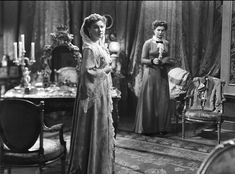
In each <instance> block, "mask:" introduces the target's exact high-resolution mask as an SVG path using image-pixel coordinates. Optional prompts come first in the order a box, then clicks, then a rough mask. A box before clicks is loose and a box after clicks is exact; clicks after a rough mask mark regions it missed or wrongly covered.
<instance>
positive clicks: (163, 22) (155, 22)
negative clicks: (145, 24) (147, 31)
mask: <svg viewBox="0 0 235 174" xmlns="http://www.w3.org/2000/svg"><path fill="white" fill-rule="evenodd" d="M158 26H162V27H164V28H165V30H167V27H168V26H167V22H166V21H159V20H155V21H153V23H152V29H153V30H155V29H156V28H157V27H158Z"/></svg>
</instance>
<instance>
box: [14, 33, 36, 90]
mask: <svg viewBox="0 0 235 174" xmlns="http://www.w3.org/2000/svg"><path fill="white" fill-rule="evenodd" d="M13 45H14V55H15V58H14V63H15V64H16V65H18V66H20V67H21V71H22V80H21V86H23V87H24V88H25V93H28V92H29V91H30V88H31V83H30V80H31V77H30V71H29V69H28V67H27V66H30V65H32V64H33V63H35V43H34V42H31V59H29V58H28V57H25V53H26V51H25V35H24V34H21V41H19V43H18V46H19V47H17V42H14V44H13ZM18 52H19V54H17V53H18Z"/></svg>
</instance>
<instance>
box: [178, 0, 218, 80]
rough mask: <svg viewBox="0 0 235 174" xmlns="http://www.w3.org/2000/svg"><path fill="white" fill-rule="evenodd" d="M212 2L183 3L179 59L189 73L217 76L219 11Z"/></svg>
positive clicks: (216, 5)
mask: <svg viewBox="0 0 235 174" xmlns="http://www.w3.org/2000/svg"><path fill="white" fill-rule="evenodd" d="M220 7H221V5H220V6H218V4H216V3H215V1H183V2H182V25H181V28H182V32H181V37H182V41H181V44H182V57H181V59H182V61H183V62H184V68H185V69H187V70H188V71H189V72H190V73H191V74H192V76H193V77H194V76H203V75H213V76H219V69H220V47H221V30H222V14H221V11H220Z"/></svg>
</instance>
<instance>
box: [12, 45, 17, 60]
mask: <svg viewBox="0 0 235 174" xmlns="http://www.w3.org/2000/svg"><path fill="white" fill-rule="evenodd" d="M13 44H14V58H15V60H17V42H14V43H13Z"/></svg>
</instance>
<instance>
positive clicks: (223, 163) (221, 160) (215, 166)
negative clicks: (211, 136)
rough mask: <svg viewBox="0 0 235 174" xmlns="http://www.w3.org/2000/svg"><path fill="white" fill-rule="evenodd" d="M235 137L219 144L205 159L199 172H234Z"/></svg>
mask: <svg viewBox="0 0 235 174" xmlns="http://www.w3.org/2000/svg"><path fill="white" fill-rule="evenodd" d="M234 164H235V139H231V140H227V141H225V142H223V143H221V144H219V145H217V146H216V147H215V148H214V150H213V151H211V153H210V154H209V155H208V157H207V158H206V159H205V160H204V161H203V163H202V164H201V166H200V168H199V169H198V171H197V174H234V172H235V165H234Z"/></svg>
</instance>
